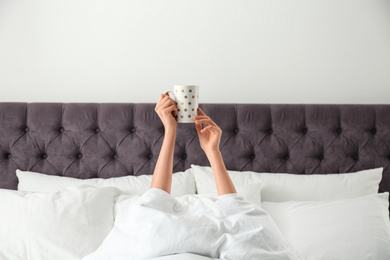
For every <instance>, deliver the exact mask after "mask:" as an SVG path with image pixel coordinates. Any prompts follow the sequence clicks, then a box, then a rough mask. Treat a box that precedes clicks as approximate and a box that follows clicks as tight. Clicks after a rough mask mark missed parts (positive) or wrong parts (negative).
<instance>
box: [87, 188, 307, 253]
mask: <svg viewBox="0 0 390 260" xmlns="http://www.w3.org/2000/svg"><path fill="white" fill-rule="evenodd" d="M185 253H188V254H193V255H198V256H199V258H193V259H208V258H207V257H209V258H212V259H232V260H238V259H273V260H276V259H294V260H295V259H301V258H300V257H299V256H298V254H297V253H296V251H295V249H294V248H292V246H291V245H290V244H289V243H288V242H287V241H286V239H285V238H284V237H283V236H282V235H281V233H280V231H279V229H278V228H277V226H276V224H275V223H274V222H273V220H272V219H271V218H270V217H269V216H268V214H267V213H266V212H264V210H262V209H261V208H260V207H259V206H257V205H255V204H252V203H250V202H248V201H246V200H244V199H243V198H242V197H241V196H239V195H237V194H227V195H222V196H218V197H216V196H198V195H185V196H182V197H179V198H174V197H173V196H171V195H170V194H168V193H167V192H165V191H163V190H160V189H154V188H152V189H150V190H149V191H148V192H146V193H145V194H144V195H142V196H141V197H140V198H139V199H138V200H137V202H136V203H134V205H133V206H132V207H131V208H130V210H129V212H128V216H127V219H126V220H125V221H123V222H116V223H115V225H114V228H113V229H112V231H111V232H110V233H109V235H108V236H107V237H106V238H105V240H104V241H103V243H102V245H101V246H100V247H99V248H98V249H97V250H96V251H95V252H93V253H91V254H89V255H88V256H86V257H84V258H83V260H111V259H112V260H122V259H123V260H124V259H126V260H129V259H136V260H141V259H153V258H157V257H161V259H170V257H169V256H171V259H179V258H178V256H180V254H185ZM157 259H160V258H157ZM180 259H184V258H180Z"/></svg>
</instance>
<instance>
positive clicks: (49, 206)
mask: <svg viewBox="0 0 390 260" xmlns="http://www.w3.org/2000/svg"><path fill="white" fill-rule="evenodd" d="M117 192H118V190H117V189H116V188H96V187H92V186H80V187H78V188H75V187H71V188H68V189H65V190H62V191H59V192H55V193H31V192H21V191H13V190H5V189H0V212H1V214H0V259H12V260H35V259H39V260H53V259H56V260H62V259H63V260H80V259H81V258H82V257H83V256H84V255H86V254H88V253H90V252H93V251H95V250H96V249H97V248H98V247H99V245H100V244H101V243H102V241H103V240H104V238H105V237H106V236H107V234H108V233H109V232H110V230H111V229H112V227H113V224H114V216H113V211H114V210H113V209H114V203H115V202H114V201H115V195H116V194H117Z"/></svg>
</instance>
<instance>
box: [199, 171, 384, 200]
mask: <svg viewBox="0 0 390 260" xmlns="http://www.w3.org/2000/svg"><path fill="white" fill-rule="evenodd" d="M191 170H192V174H193V175H194V177H195V184H196V189H197V192H198V193H199V194H206V193H215V192H216V187H215V181H214V176H213V172H212V169H211V167H210V166H198V165H194V164H192V165H191ZM382 171H383V168H376V169H370V170H363V171H359V172H354V173H340V174H311V175H300V174H287V173H257V172H252V171H243V172H240V171H230V170H228V173H229V176H230V178H231V179H232V182H233V184H234V185H235V187H236V189H237V192H238V193H239V191H240V190H241V191H242V190H245V187H246V186H247V185H248V184H253V183H257V184H258V187H257V189H258V190H260V189H261V200H262V201H273V202H278V201H280V202H282V201H292V200H296V201H320V200H339V199H350V198H356V197H360V196H364V195H368V194H375V193H378V189H379V182H380V181H381V179H382ZM241 195H242V196H244V194H241ZM244 197H245V196H244Z"/></svg>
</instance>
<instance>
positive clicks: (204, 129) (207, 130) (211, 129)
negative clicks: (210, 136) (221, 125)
mask: <svg viewBox="0 0 390 260" xmlns="http://www.w3.org/2000/svg"><path fill="white" fill-rule="evenodd" d="M200 132H201V133H205V132H209V133H215V134H216V133H217V132H218V131H217V129H216V128H215V127H214V126H211V125H209V126H206V127H205V128H203V129H202V130H200Z"/></svg>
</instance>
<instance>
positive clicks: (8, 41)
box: [0, 0, 390, 104]
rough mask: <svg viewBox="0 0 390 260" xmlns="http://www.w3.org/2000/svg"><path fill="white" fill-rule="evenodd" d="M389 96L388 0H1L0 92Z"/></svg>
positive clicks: (133, 98)
mask: <svg viewBox="0 0 390 260" xmlns="http://www.w3.org/2000/svg"><path fill="white" fill-rule="evenodd" d="M174 84H199V86H200V103H202V102H203V103H228V102H234V103H387V104H389V103H390V0H294V1H292V0H266V1H265V0H130V1H126V0H88V1H86V0H85V1H84V0H66V1H65V0H63V1H59V0H34V1H31V0H0V102H5V101H21V102H156V101H157V98H158V95H159V94H160V92H162V91H163V90H165V89H168V88H171V87H172V86H173V85H174Z"/></svg>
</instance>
